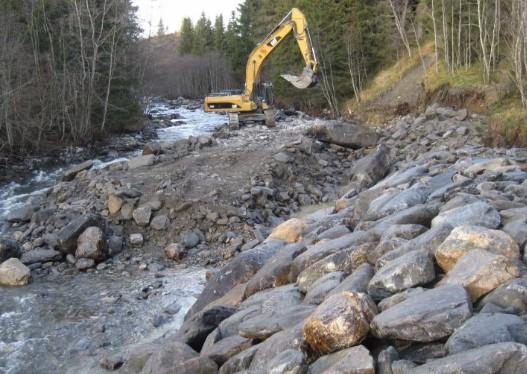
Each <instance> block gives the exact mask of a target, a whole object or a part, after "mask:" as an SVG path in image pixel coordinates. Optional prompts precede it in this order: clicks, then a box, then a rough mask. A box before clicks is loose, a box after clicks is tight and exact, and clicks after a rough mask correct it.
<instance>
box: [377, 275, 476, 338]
mask: <svg viewBox="0 0 527 374" xmlns="http://www.w3.org/2000/svg"><path fill="white" fill-rule="evenodd" d="M471 316H472V303H471V302H470V297H469V295H468V293H467V291H465V289H464V288H463V287H462V286H458V285H451V286H444V287H439V288H435V289H432V290H428V291H426V292H422V293H419V294H416V295H414V296H410V297H409V298H408V299H406V300H405V301H403V302H401V303H399V304H396V305H394V306H392V307H391V308H389V309H387V310H385V311H383V312H381V313H379V314H378V315H377V316H375V318H374V319H373V321H372V324H371V327H372V332H373V335H375V336H376V337H378V338H383V339H384V338H389V339H401V340H409V341H416V342H433V341H435V340H439V339H442V338H445V337H447V336H449V335H450V334H452V333H453V332H454V331H455V330H456V329H457V328H458V327H460V326H461V325H462V324H463V323H464V322H465V321H466V320H467V319H468V318H470V317H471Z"/></svg>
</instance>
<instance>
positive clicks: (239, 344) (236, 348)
mask: <svg viewBox="0 0 527 374" xmlns="http://www.w3.org/2000/svg"><path fill="white" fill-rule="evenodd" d="M251 345H252V341H251V340H250V339H247V338H244V337H241V336H239V335H233V336H229V337H227V338H225V339H222V340H220V341H219V342H217V343H215V344H212V345H210V346H208V347H205V346H204V347H203V349H202V350H201V353H200V355H201V356H203V357H208V358H210V359H211V360H212V361H214V362H215V363H216V364H218V366H221V365H223V364H224V363H225V362H226V361H227V360H228V359H229V358H231V357H232V356H234V355H236V354H238V353H240V352H241V351H243V350H245V349H247V348H250V347H251Z"/></svg>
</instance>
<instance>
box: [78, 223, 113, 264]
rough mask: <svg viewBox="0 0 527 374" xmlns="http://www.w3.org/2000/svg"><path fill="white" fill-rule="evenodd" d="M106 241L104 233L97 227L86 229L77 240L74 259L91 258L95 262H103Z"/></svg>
mask: <svg viewBox="0 0 527 374" xmlns="http://www.w3.org/2000/svg"><path fill="white" fill-rule="evenodd" d="M106 253H107V250H106V241H105V239H104V233H103V232H102V230H101V229H100V228H98V227H97V226H91V227H88V228H87V229H86V230H84V232H83V233H82V234H81V235H80V236H79V238H78V239H77V250H76V251H75V257H77V258H81V257H84V258H91V259H92V260H95V261H101V260H104V259H105V257H106Z"/></svg>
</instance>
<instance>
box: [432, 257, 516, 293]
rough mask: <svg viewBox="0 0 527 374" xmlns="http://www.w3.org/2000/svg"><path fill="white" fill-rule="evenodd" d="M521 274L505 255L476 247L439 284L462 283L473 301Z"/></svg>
mask: <svg viewBox="0 0 527 374" xmlns="http://www.w3.org/2000/svg"><path fill="white" fill-rule="evenodd" d="M519 276H520V270H519V269H518V267H517V266H516V265H514V264H513V263H512V262H511V260H510V259H509V258H507V257H505V256H502V255H497V254H495V253H491V252H489V251H485V250H483V249H474V250H472V251H470V252H468V253H467V254H466V255H464V256H463V257H461V258H460V259H459V260H458V261H457V263H456V265H455V266H454V267H453V268H452V270H450V271H449V272H448V274H447V275H446V277H445V278H443V279H442V280H441V282H439V285H447V284H460V285H462V286H464V287H465V288H466V289H467V290H468V292H469V293H470V296H471V298H472V301H476V300H477V299H479V298H480V297H481V296H484V295H486V294H488V293H489V292H490V291H492V290H494V289H496V288H497V287H499V286H500V285H502V284H503V283H505V282H506V281H508V280H510V279H512V278H516V277H519Z"/></svg>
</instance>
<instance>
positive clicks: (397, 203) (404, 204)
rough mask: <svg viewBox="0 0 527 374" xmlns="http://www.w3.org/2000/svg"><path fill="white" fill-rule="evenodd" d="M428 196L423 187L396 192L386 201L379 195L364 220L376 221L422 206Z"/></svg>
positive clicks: (426, 188)
mask: <svg viewBox="0 0 527 374" xmlns="http://www.w3.org/2000/svg"><path fill="white" fill-rule="evenodd" d="M429 195H430V188H429V187H425V186H417V187H412V188H409V189H407V190H404V191H402V192H399V191H396V192H395V194H390V195H388V198H387V199H386V198H385V199H383V197H384V196H385V195H381V196H380V197H378V198H377V199H375V200H374V201H372V203H371V205H370V208H369V209H368V212H367V213H366V217H365V219H366V220H369V221H376V220H378V219H380V218H383V217H386V216H387V215H390V214H393V213H396V212H400V211H401V210H405V209H408V208H411V207H413V206H415V205H418V204H423V203H425V202H426V200H427V198H428V196H429Z"/></svg>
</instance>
